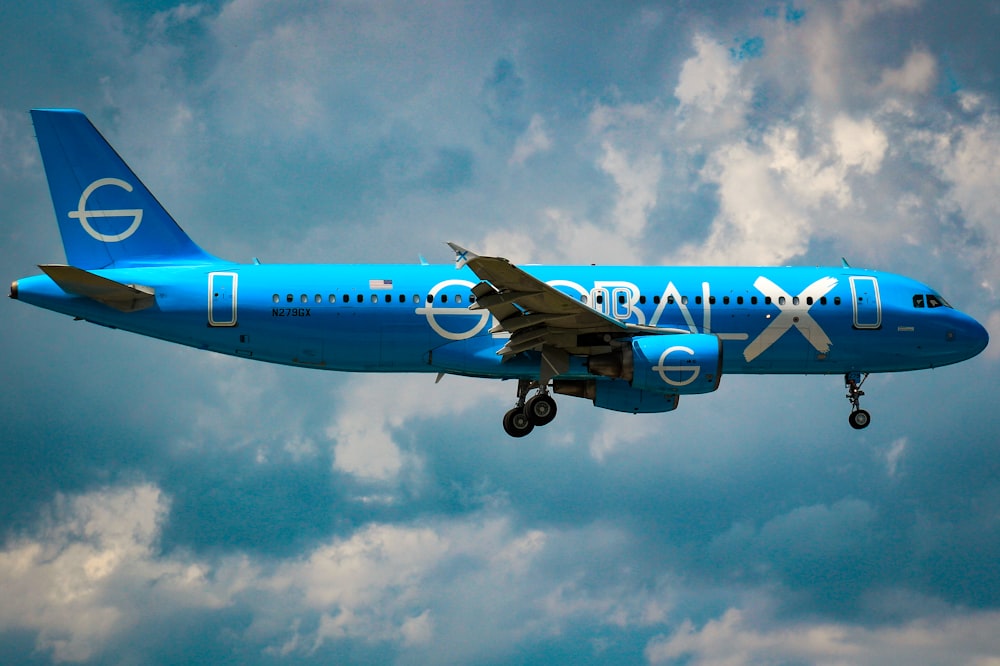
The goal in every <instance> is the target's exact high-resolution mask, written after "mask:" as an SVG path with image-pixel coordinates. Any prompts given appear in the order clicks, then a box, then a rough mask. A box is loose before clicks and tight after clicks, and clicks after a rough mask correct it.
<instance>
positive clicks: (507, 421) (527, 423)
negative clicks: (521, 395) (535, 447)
mask: <svg viewBox="0 0 1000 666" xmlns="http://www.w3.org/2000/svg"><path fill="white" fill-rule="evenodd" d="M534 428H535V424H534V423H532V422H531V419H529V418H528V415H527V414H525V412H524V410H523V409H521V408H519V407H515V408H514V409H512V410H510V411H509V412H507V413H506V414H504V415H503V429H504V430H505V431H506V432H507V434H508V435H510V436H511V437H524V436H525V435H527V434H528V433H529V432H531V431H532V430H534Z"/></svg>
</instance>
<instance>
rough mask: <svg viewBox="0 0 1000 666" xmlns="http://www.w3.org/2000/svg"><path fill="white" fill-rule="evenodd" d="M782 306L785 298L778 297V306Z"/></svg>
mask: <svg viewBox="0 0 1000 666" xmlns="http://www.w3.org/2000/svg"><path fill="white" fill-rule="evenodd" d="M784 304H785V297H784V296H778V305H784Z"/></svg>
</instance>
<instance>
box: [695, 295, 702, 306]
mask: <svg viewBox="0 0 1000 666" xmlns="http://www.w3.org/2000/svg"><path fill="white" fill-rule="evenodd" d="M694 304H695V305H701V296H695V297H694Z"/></svg>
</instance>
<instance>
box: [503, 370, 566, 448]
mask: <svg viewBox="0 0 1000 666" xmlns="http://www.w3.org/2000/svg"><path fill="white" fill-rule="evenodd" d="M531 389H538V390H537V392H536V393H535V395H533V396H531V398H528V391H530V390H531ZM555 417H556V401H555V400H553V399H552V396H551V395H549V388H548V386H541V385H540V384H539V383H538V382H536V381H533V380H530V379H520V380H518V382H517V404H516V405H515V406H514V408H513V409H511V410H510V411H509V412H507V413H506V414H504V417H503V429H504V430H505V431H506V432H507V434H508V435H510V436H511V437H524V436H525V435H527V434H528V433H529V432H531V431H532V430H534V429H535V426H543V425H547V424H549V423H551V422H552V419H554V418H555Z"/></svg>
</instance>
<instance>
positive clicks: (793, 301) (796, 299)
mask: <svg viewBox="0 0 1000 666" xmlns="http://www.w3.org/2000/svg"><path fill="white" fill-rule="evenodd" d="M798 304H799V297H798V296H792V305H798Z"/></svg>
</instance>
